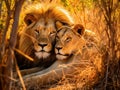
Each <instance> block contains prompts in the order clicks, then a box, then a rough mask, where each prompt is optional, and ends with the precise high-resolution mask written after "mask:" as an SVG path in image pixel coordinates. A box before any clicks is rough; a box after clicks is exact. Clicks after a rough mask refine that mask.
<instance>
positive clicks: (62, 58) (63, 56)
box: [56, 53, 71, 60]
mask: <svg viewBox="0 0 120 90" xmlns="http://www.w3.org/2000/svg"><path fill="white" fill-rule="evenodd" d="M70 56H71V54H61V53H57V54H56V58H57V59H59V60H65V59H67V58H69V57H70Z"/></svg>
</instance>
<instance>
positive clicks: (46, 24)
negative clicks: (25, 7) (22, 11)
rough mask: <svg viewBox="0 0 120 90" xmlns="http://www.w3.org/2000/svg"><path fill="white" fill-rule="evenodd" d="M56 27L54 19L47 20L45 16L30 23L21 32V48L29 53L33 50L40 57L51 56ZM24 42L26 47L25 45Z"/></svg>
mask: <svg viewBox="0 0 120 90" xmlns="http://www.w3.org/2000/svg"><path fill="white" fill-rule="evenodd" d="M55 35H56V29H55V26H54V22H53V21H52V20H47V21H45V20H44V19H43V18H41V19H39V20H38V21H37V22H34V23H32V24H30V25H29V26H28V27H27V28H26V30H25V31H23V32H22V33H21V39H20V40H21V41H20V46H19V49H20V50H22V51H23V52H24V53H26V54H28V55H29V53H30V52H33V53H32V54H34V55H35V56H36V57H37V58H38V59H41V58H43V59H44V58H47V57H48V56H50V54H51V51H52V48H53V44H54V40H55ZM23 43H24V44H25V47H23Z"/></svg>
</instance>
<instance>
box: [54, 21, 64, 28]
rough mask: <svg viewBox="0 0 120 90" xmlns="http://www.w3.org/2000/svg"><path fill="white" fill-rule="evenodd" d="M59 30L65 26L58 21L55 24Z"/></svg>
mask: <svg viewBox="0 0 120 90" xmlns="http://www.w3.org/2000/svg"><path fill="white" fill-rule="evenodd" d="M55 25H56V28H57V30H58V29H60V28H61V27H62V26H63V23H62V22H60V21H56V23H55Z"/></svg>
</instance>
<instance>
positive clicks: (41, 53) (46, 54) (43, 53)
mask: <svg viewBox="0 0 120 90" xmlns="http://www.w3.org/2000/svg"><path fill="white" fill-rule="evenodd" d="M35 55H36V57H37V58H38V59H45V58H47V57H49V56H50V52H46V51H44V50H41V51H39V52H35Z"/></svg>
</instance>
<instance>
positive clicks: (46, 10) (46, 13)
mask: <svg viewBox="0 0 120 90" xmlns="http://www.w3.org/2000/svg"><path fill="white" fill-rule="evenodd" d="M25 14H34V15H35V17H36V18H40V17H43V18H46V19H49V18H50V19H53V20H55V21H61V22H63V23H65V24H68V25H72V24H73V23H74V20H73V18H72V17H71V15H70V13H68V11H67V10H65V9H64V8H63V7H62V6H59V5H57V4H45V3H44V4H33V5H31V6H28V8H26V11H25Z"/></svg>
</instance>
